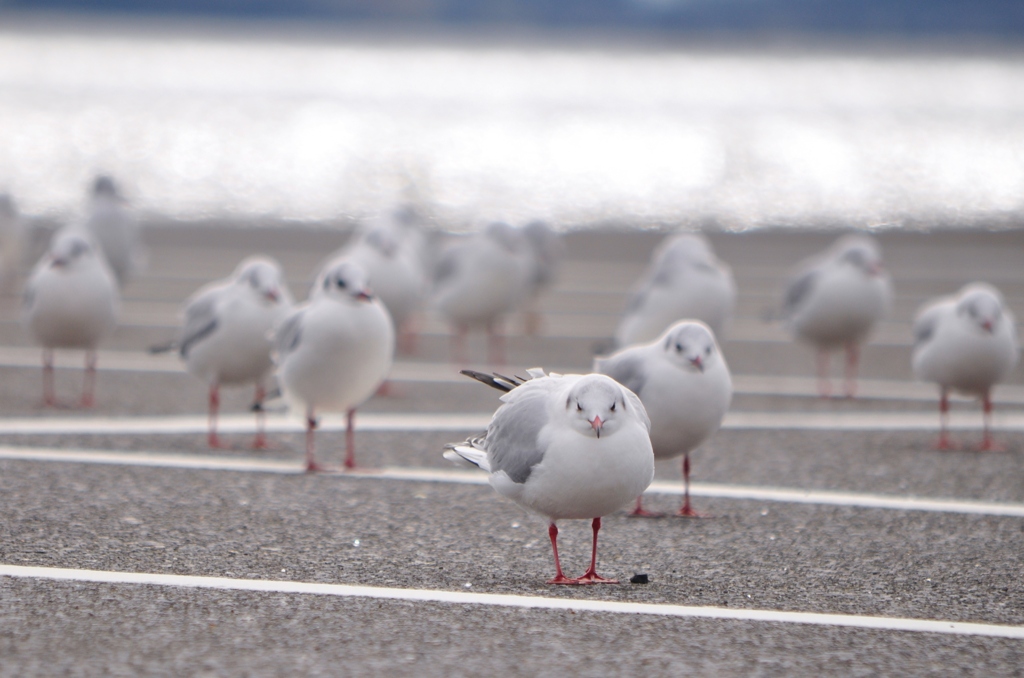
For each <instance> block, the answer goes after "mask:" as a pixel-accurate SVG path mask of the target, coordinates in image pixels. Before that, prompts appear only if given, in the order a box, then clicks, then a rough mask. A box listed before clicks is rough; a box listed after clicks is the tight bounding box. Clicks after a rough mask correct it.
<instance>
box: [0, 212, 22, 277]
mask: <svg viewBox="0 0 1024 678" xmlns="http://www.w3.org/2000/svg"><path fill="white" fill-rule="evenodd" d="M24 241H25V224H24V221H23V220H22V219H21V217H20V215H19V214H18V208H17V206H16V205H15V203H14V200H13V199H12V198H11V196H10V195H8V194H6V193H0V291H2V292H3V293H4V294H11V293H13V292H14V287H15V283H16V282H17V280H18V271H19V268H20V267H21V252H22V246H23V245H24Z"/></svg>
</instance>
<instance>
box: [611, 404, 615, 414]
mask: <svg viewBox="0 0 1024 678" xmlns="http://www.w3.org/2000/svg"><path fill="white" fill-rule="evenodd" d="M611 410H612V412H614V411H615V403H612V407H611Z"/></svg>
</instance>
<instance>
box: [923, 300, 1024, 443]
mask: <svg viewBox="0 0 1024 678" xmlns="http://www.w3.org/2000/svg"><path fill="white" fill-rule="evenodd" d="M1019 357H1020V348H1019V345H1018V340H1017V327H1016V324H1015V320H1014V317H1013V313H1011V312H1010V310H1009V309H1007V308H1006V305H1005V304H1004V302H1003V295H1002V294H1000V292H999V290H997V289H996V288H995V287H992V286H991V285H988V284H985V283H971V284H969V285H966V286H965V287H963V288H962V289H961V290H960V291H959V292H958V293H957V294H956V295H955V296H951V297H943V298H940V299H936V300H934V301H932V302H930V303H928V304H926V305H925V306H924V307H923V308H922V309H921V310H920V311H919V312H918V313H917V316H916V317H915V318H914V354H913V369H914V376H915V377H916V378H918V379H920V380H922V381H933V382H935V383H936V384H938V385H939V422H940V426H939V440H938V442H937V444H936V447H937V448H938V449H940V450H949V449H954V447H955V446H954V444H953V443H952V442H951V441H950V439H949V434H948V431H947V425H948V419H949V392H950V390H954V391H960V392H962V393H966V394H968V395H973V396H977V397H978V398H980V399H981V402H982V410H983V412H984V421H985V423H984V433H983V437H982V440H981V445H980V447H979V449H981V450H996V449H1000V446H999V445H998V444H997V443H996V442H994V441H993V440H992V435H991V432H990V430H989V429H990V426H991V418H992V387H993V386H994V385H995V384H997V383H999V382H1001V381H1003V380H1004V379H1006V377H1007V376H1009V374H1010V372H1012V371H1013V368H1014V367H1015V366H1016V365H1017V360H1018V358H1019Z"/></svg>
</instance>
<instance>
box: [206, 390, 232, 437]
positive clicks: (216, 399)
mask: <svg viewBox="0 0 1024 678" xmlns="http://www.w3.org/2000/svg"><path fill="white" fill-rule="evenodd" d="M219 411H220V385H219V384H217V383H213V384H211V385H210V406H209V421H210V425H209V429H210V430H209V433H208V434H207V436H206V442H207V444H208V445H209V446H210V447H212V448H214V449H223V448H225V447H227V445H225V444H224V441H222V440H221V439H220V437H219V436H218V435H217V413H218V412H219Z"/></svg>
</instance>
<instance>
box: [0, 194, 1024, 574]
mask: <svg viewBox="0 0 1024 678" xmlns="http://www.w3.org/2000/svg"><path fill="white" fill-rule="evenodd" d="M16 222H17V212H16V209H14V207H13V203H12V202H11V201H10V200H9V199H7V198H6V197H2V196H0V244H3V242H5V241H4V238H7V237H8V234H9V233H12V232H15V230H16V228H17V227H16V226H10V225H8V224H11V223H16ZM5 247H6V246H5ZM4 252H5V253H6V248H5V249H4ZM561 254H562V243H561V240H560V238H559V236H558V235H557V234H556V233H555V232H554V231H553V230H552V229H551V228H550V227H548V226H547V225H545V224H543V223H541V222H534V223H531V224H528V225H526V226H525V227H513V226H511V225H508V224H504V223H494V224H491V225H489V226H487V227H486V228H484V229H482V230H480V231H479V232H477V233H474V234H472V235H469V236H465V237H461V238H457V239H452V240H451V241H450V242H449V243H447V244H445V245H443V246H440V245H439V243H438V241H437V238H435V237H433V236H432V235H431V234H430V233H428V232H426V231H425V230H424V229H422V228H421V227H420V226H419V219H418V218H417V216H416V214H415V213H414V212H412V211H411V210H400V211H398V212H396V213H394V214H392V215H389V216H388V217H387V218H384V219H380V220H378V221H375V222H371V223H370V224H368V225H367V226H365V227H363V228H361V229H359V230H357V231H356V232H355V233H354V234H353V236H352V238H351V240H350V241H349V243H348V244H346V245H345V246H344V247H342V248H341V249H339V250H338V251H337V252H335V253H333V254H332V255H330V256H329V257H327V258H326V259H325V261H324V263H323V265H322V266H321V267H320V270H319V271H317V272H316V274H315V275H314V276H313V277H312V280H313V283H312V285H311V288H310V289H309V293H308V298H307V300H306V301H305V302H303V303H301V304H298V305H296V304H295V301H294V299H293V297H292V295H291V292H290V291H289V290H288V287H287V284H286V282H285V276H284V274H283V272H282V270H281V267H280V266H279V265H278V264H277V263H276V262H275V261H273V260H272V259H270V258H267V257H264V256H253V257H250V258H247V259H245V260H244V261H242V262H241V263H239V264H238V267H237V268H236V269H235V271H234V273H232V274H231V275H230V276H229V277H227V278H225V279H224V280H219V281H215V282H212V283H210V284H208V285H206V286H204V287H202V288H201V289H199V290H198V291H197V292H196V293H195V294H193V295H192V296H191V297H190V298H189V299H188V300H187V301H186V302H185V304H184V308H183V313H182V324H181V328H180V330H179V332H178V334H177V336H176V337H175V339H174V340H173V341H172V342H170V343H168V344H167V345H165V346H162V347H155V348H154V350H174V351H177V353H178V354H179V355H180V357H181V360H182V361H183V362H184V365H185V367H186V369H187V370H188V372H189V373H190V374H192V375H194V376H195V377H197V378H198V379H201V380H202V381H203V382H204V383H205V384H206V385H207V386H208V388H209V403H208V407H209V436H208V441H209V444H210V446H211V447H220V446H222V444H223V443H222V441H221V439H220V438H219V437H218V435H217V416H218V412H219V403H220V395H219V394H220V388H221V387H222V386H249V387H252V388H254V390H255V402H256V406H255V407H254V409H255V410H256V418H257V421H256V437H255V439H254V442H253V446H254V447H256V448H260V447H264V446H265V445H266V437H265V434H264V422H263V416H264V415H263V410H264V408H263V403H264V400H265V398H266V397H267V394H268V392H269V391H268V389H270V380H271V377H272V375H273V376H275V377H276V383H277V386H278V387H279V389H280V393H281V396H282V397H283V399H284V400H285V401H286V402H287V403H288V404H289V406H290V407H291V408H292V409H293V410H294V411H296V412H300V413H301V414H302V415H303V416H304V419H305V423H306V447H305V455H306V456H305V459H306V468H307V470H309V471H310V472H314V471H322V470H325V468H324V466H322V465H321V464H320V463H318V462H317V459H316V446H315V431H316V427H317V417H318V415H320V414H322V413H324V412H338V413H343V414H345V415H346V417H347V422H348V426H347V432H346V454H345V460H344V467H345V468H346V469H352V468H354V467H355V465H356V462H355V446H354V436H353V431H354V416H355V411H356V409H357V408H358V407H359V406H360V405H361V404H362V403H363V402H365V401H366V400H367V399H369V398H370V397H371V396H372V395H373V394H374V393H375V392H377V391H378V389H380V388H381V387H382V385H383V384H384V382H385V380H386V378H387V375H388V373H389V371H390V370H391V366H392V361H393V357H394V354H395V351H396V346H400V345H402V346H404V347H405V349H406V350H415V335H416V323H417V317H418V315H419V314H420V312H421V311H423V310H424V308H426V307H429V308H431V309H432V310H433V311H434V312H436V313H437V314H438V315H439V316H440V317H442V318H444V319H445V320H446V321H447V322H448V323H450V324H451V327H452V339H453V343H452V348H451V350H452V358H453V361H454V362H456V363H460V364H464V363H466V362H467V360H466V358H467V356H466V345H465V337H466V334H467V333H468V332H469V331H470V330H471V329H483V330H485V331H486V332H487V333H488V337H489V356H488V358H489V361H490V362H491V363H492V364H494V365H502V364H504V361H505V356H504V347H503V345H502V342H501V337H502V332H501V328H500V325H501V323H502V322H503V320H504V319H505V318H507V317H508V315H509V314H510V313H512V312H514V311H525V313H526V315H525V321H524V326H525V327H526V329H527V331H528V332H532V331H536V330H537V329H538V325H539V316H538V315H537V313H536V310H535V304H536V299H537V297H538V295H539V294H541V293H542V292H543V290H544V289H545V288H546V287H547V286H549V285H550V284H551V283H552V281H553V280H555V279H556V276H557V268H558V263H559V259H560V257H561ZM5 257H6V254H5ZM143 262H144V253H143V250H142V247H141V244H140V242H139V231H138V222H137V221H136V220H135V217H134V215H133V214H132V212H131V210H130V209H129V208H128V206H127V205H126V203H125V201H124V199H123V198H122V197H121V196H120V194H119V192H118V190H117V188H116V184H115V183H114V182H113V180H111V179H110V178H108V177H100V178H99V179H97V180H96V182H95V184H94V185H93V188H92V195H91V202H90V205H89V209H88V211H87V215H86V218H84V219H83V220H81V221H79V222H75V223H72V224H71V225H69V226H67V227H65V228H63V229H61V230H59V231H58V232H57V233H56V234H55V235H54V236H53V239H52V241H51V243H50V246H49V248H48V251H47V253H46V254H45V255H44V256H43V257H42V259H40V260H39V262H38V263H37V264H36V266H35V268H34V269H33V270H32V273H31V275H30V276H29V278H28V280H27V282H26V284H25V291H24V320H25V326H26V328H27V329H28V331H29V333H30V334H31V336H32V337H33V339H34V340H35V341H36V342H37V343H38V344H39V345H40V346H41V347H42V348H43V375H44V376H43V384H44V385H43V400H44V403H45V404H47V405H55V404H56V403H57V399H56V396H55V393H54V386H53V351H54V350H57V349H64V348H76V349H84V350H85V351H86V378H85V386H84V388H83V393H82V396H81V399H80V403H81V406H83V407H90V406H92V404H93V402H94V395H93V384H94V377H95V369H96V348H97V346H98V344H99V343H100V342H101V341H102V340H103V338H104V337H106V336H108V335H109V334H110V332H111V331H112V330H113V329H114V327H115V325H116V322H117V315H118V305H119V297H120V288H121V286H122V285H124V284H125V282H126V281H127V280H129V279H130V278H131V276H132V275H133V274H134V273H135V272H136V271H137V270H138V268H139V266H140V265H141V264H142V263H143ZM0 266H2V267H3V268H2V269H0V273H3V274H5V275H6V274H7V271H8V266H9V264H8V263H7V260H6V258H0ZM891 302H892V283H891V281H890V279H889V276H888V274H887V273H886V271H885V268H884V266H883V261H882V256H881V251H880V248H879V246H878V244H877V242H876V241H875V240H874V239H873V238H871V237H870V236H867V235H850V236H844V237H841V238H839V239H838V240H837V241H836V242H835V243H834V244H833V245H832V246H831V247H830V248H828V249H827V250H826V251H824V252H822V253H821V254H819V255H817V256H815V257H813V258H812V259H809V260H807V261H805V262H803V263H801V264H799V265H798V266H797V267H796V268H795V269H794V273H793V275H792V277H791V278H790V280H789V281H788V283H787V285H786V287H785V289H784V290H783V294H782V304H781V306H782V316H783V321H784V325H785V327H786V328H787V329H788V331H789V332H790V333H791V334H792V335H793V337H794V339H796V340H798V341H801V342H805V343H807V344H809V345H810V346H812V347H813V348H815V349H816V350H817V352H818V363H817V367H818V377H819V391H820V394H821V395H822V396H823V397H831V395H832V389H831V385H830V382H829V377H828V357H829V354H830V352H832V351H834V350H839V349H842V350H844V351H845V355H846V371H845V384H844V390H843V394H844V395H845V396H846V397H853V396H855V394H856V376H857V367H858V361H859V356H860V349H861V346H862V345H863V344H864V342H865V341H866V340H867V339H868V338H869V337H870V335H871V333H872V331H873V330H874V329H875V328H876V327H877V325H878V323H879V321H880V320H882V319H883V318H884V317H885V316H886V314H887V313H888V312H889V308H890V306H891ZM735 304H736V283H735V280H734V278H733V275H732V271H731V270H730V268H729V266H728V265H726V264H725V263H723V262H722V261H720V260H719V259H718V258H717V257H716V255H715V253H714V251H713V249H712V248H711V245H710V243H709V242H708V241H707V239H706V238H704V237H703V236H702V235H699V234H692V233H687V234H680V235H674V236H670V237H668V238H666V240H665V241H664V242H663V243H662V245H661V246H659V247H658V249H657V250H656V251H655V252H654V254H653V256H652V261H651V264H650V267H649V269H648V271H647V272H646V274H645V275H644V277H643V278H642V279H641V280H640V281H638V283H637V285H636V288H635V294H634V296H633V298H632V299H631V300H630V302H629V304H628V307H627V308H626V309H625V312H624V314H623V317H622V319H621V322H620V324H619V326H618V329H617V331H616V333H615V338H614V347H615V349H616V350H614V351H611V352H610V355H606V356H600V357H597V358H595V359H594V362H593V366H592V372H591V373H590V374H567V375H561V374H548V373H545V372H544V371H543V370H541V369H539V368H537V369H531V370H529V371H528V378H520V377H514V376H513V377H508V376H502V375H500V374H497V373H495V374H490V375H487V374H483V373H479V372H472V371H468V370H467V371H464V373H465V374H467V375H468V376H470V377H472V378H474V379H477V380H478V381H482V382H484V383H486V384H488V385H489V386H492V387H494V388H496V389H498V390H500V391H501V392H502V395H501V396H500V398H499V400H500V405H499V406H498V408H497V410H496V411H495V413H494V415H493V417H492V419H491V422H490V424H489V426H488V428H487V431H486V433H485V434H484V435H481V436H477V437H472V438H470V439H469V440H466V441H465V442H463V443H459V444H452V445H449V446H448V447H447V449H446V450H445V452H444V456H445V458H447V459H450V460H452V461H453V462H456V463H463V464H466V463H468V464H472V465H473V466H475V467H479V468H480V469H483V470H484V471H487V472H488V473H489V474H490V484H491V485H492V486H493V487H494V489H495V490H496V491H497V492H498V493H499V494H500V495H502V496H504V497H507V498H509V499H511V500H512V501H514V502H516V503H518V504H520V505H521V506H523V507H525V508H527V509H529V510H531V511H534V512H536V513H538V514H540V515H542V516H544V517H546V518H547V519H548V520H549V521H550V525H549V536H550V540H551V546H552V551H553V554H554V561H555V577H554V578H553V579H551V581H550V582H549V583H552V584H593V583H608V582H611V580H608V579H604V578H602V577H600V576H599V575H598V574H597V572H596V558H597V536H598V532H599V530H600V527H601V518H602V517H603V516H606V515H608V514H609V513H611V512H613V511H615V510H617V509H619V508H621V507H622V506H624V505H625V504H628V503H630V502H633V503H634V508H633V512H632V515H635V516H654V515H657V514H653V513H651V512H648V511H646V510H645V509H644V508H643V504H642V501H641V495H642V494H643V492H644V490H645V489H646V488H647V487H648V485H649V484H650V483H651V481H652V479H653V475H654V462H655V460H656V459H672V458H677V457H682V459H683V461H682V471H683V478H684V481H685V487H686V492H685V495H684V500H683V504H682V507H681V508H680V510H679V514H680V515H683V516H691V517H693V516H698V515H699V514H698V513H697V512H696V511H695V510H694V508H693V507H692V505H691V502H690V497H689V477H690V454H691V453H692V452H693V451H694V450H695V449H697V448H698V447H699V446H700V445H701V444H702V443H703V442H704V441H705V440H707V439H708V438H709V437H710V436H711V435H712V434H713V433H714V432H715V431H716V430H717V429H718V428H719V426H720V425H721V423H722V420H723V417H724V416H725V414H726V412H727V411H728V409H729V407H730V403H731V400H732V394H733V389H732V378H731V376H730V372H729V367H728V364H727V362H726V359H725V356H724V355H723V353H722V350H721V347H720V346H719V344H718V339H717V338H718V337H721V336H723V335H725V334H727V333H728V331H729V323H730V319H731V317H732V315H733V313H734V310H735ZM913 333H914V350H913V372H914V374H915V376H916V377H917V378H918V379H921V380H925V381H931V382H934V383H936V384H937V385H938V387H939V392H940V436H939V440H938V443H937V447H939V448H940V449H949V448H951V447H952V446H953V444H952V441H951V440H950V439H949V436H948V433H947V427H946V417H947V413H948V395H949V393H950V392H951V391H958V392H963V393H966V394H969V395H973V396H976V397H978V398H979V399H980V400H981V401H982V405H983V411H984V414H985V426H984V433H983V439H982V442H981V445H980V449H983V450H991V449H997V447H998V444H997V443H996V442H995V441H994V440H993V439H992V436H991V433H990V426H989V421H990V415H991V410H992V400H991V391H992V388H993V386H994V385H995V384H997V383H999V382H1000V381H1003V380H1005V379H1006V378H1007V376H1008V375H1009V373H1010V372H1011V371H1012V369H1013V368H1014V366H1015V365H1016V363H1017V359H1018V355H1019V346H1018V340H1017V330H1016V326H1015V320H1014V316H1013V314H1012V313H1011V312H1010V311H1009V310H1008V309H1007V308H1006V305H1005V303H1004V300H1003V298H1002V295H1001V294H1000V293H999V291H998V290H997V289H996V288H994V287H992V286H991V285H988V284H985V283H973V284H970V285H968V286H966V287H965V288H963V289H962V290H961V291H960V292H959V293H957V294H956V295H955V296H951V297H948V298H943V299H938V300H936V301H934V302H932V303H930V304H928V305H926V306H925V307H924V308H923V309H922V310H921V311H920V312H919V313H918V315H917V318H916V320H915V322H914V330H913ZM567 519H588V520H591V521H592V528H593V551H592V558H591V565H590V568H589V569H588V570H587V571H586V572H585V573H584V574H583V575H581V576H579V577H575V578H573V577H567V576H565V574H564V573H563V572H562V568H561V564H560V561H559V557H558V545H557V535H558V529H557V527H556V522H557V521H559V520H567Z"/></svg>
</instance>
